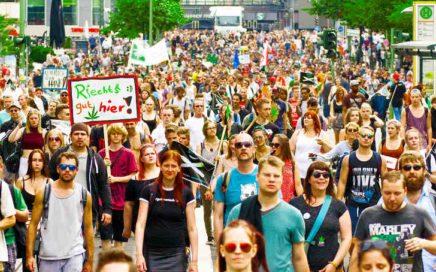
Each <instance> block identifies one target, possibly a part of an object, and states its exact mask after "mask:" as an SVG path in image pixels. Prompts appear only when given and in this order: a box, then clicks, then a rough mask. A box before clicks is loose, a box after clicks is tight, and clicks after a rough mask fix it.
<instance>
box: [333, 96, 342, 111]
mask: <svg viewBox="0 0 436 272" xmlns="http://www.w3.org/2000/svg"><path fill="white" fill-rule="evenodd" d="M333 105H334V108H333V111H334V112H335V113H342V104H341V105H338V104H337V103H336V99H335V100H333Z"/></svg>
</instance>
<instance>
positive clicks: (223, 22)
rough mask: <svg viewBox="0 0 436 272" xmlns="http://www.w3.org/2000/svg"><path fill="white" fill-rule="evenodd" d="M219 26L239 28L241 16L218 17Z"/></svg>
mask: <svg viewBox="0 0 436 272" xmlns="http://www.w3.org/2000/svg"><path fill="white" fill-rule="evenodd" d="M216 19H217V25H218V26H239V25H240V20H239V19H240V17H239V16H219V17H216Z"/></svg>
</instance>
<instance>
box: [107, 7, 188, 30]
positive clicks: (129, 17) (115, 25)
mask: <svg viewBox="0 0 436 272" xmlns="http://www.w3.org/2000/svg"><path fill="white" fill-rule="evenodd" d="M150 1H153V33H154V34H156V33H159V32H160V33H162V32H164V31H169V30H172V29H174V28H176V27H177V26H180V25H184V24H186V23H187V22H188V21H189V19H187V18H186V17H185V10H184V9H183V7H182V6H181V5H180V3H179V1H177V0H117V1H116V2H115V3H116V4H115V10H116V12H110V13H109V14H110V17H109V26H108V27H107V28H106V29H108V30H110V31H113V32H114V33H116V35H117V36H120V37H126V38H130V39H133V38H136V37H139V34H140V33H143V34H145V35H147V36H149V35H148V34H149V33H148V32H149V12H150V10H149V7H150Z"/></svg>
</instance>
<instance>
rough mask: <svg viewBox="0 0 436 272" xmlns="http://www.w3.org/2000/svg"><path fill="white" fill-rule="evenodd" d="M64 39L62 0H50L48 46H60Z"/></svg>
mask: <svg viewBox="0 0 436 272" xmlns="http://www.w3.org/2000/svg"><path fill="white" fill-rule="evenodd" d="M64 39H65V26H64V14H63V12H62V1H61V0H52V2H51V11H50V46H51V47H53V43H55V45H56V47H61V46H62V45H63V43H64Z"/></svg>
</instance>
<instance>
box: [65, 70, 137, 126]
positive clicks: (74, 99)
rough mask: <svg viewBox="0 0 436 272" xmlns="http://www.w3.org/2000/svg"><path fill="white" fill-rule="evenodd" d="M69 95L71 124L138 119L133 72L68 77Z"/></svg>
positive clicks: (108, 122) (135, 82)
mask: <svg viewBox="0 0 436 272" xmlns="http://www.w3.org/2000/svg"><path fill="white" fill-rule="evenodd" d="M68 95H69V97H70V99H69V101H70V120H71V124H74V123H79V122H82V123H86V124H88V125H92V124H110V123H118V122H137V121H139V117H140V110H139V92H138V78H137V77H136V75H126V76H112V77H90V78H79V79H70V80H68Z"/></svg>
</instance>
